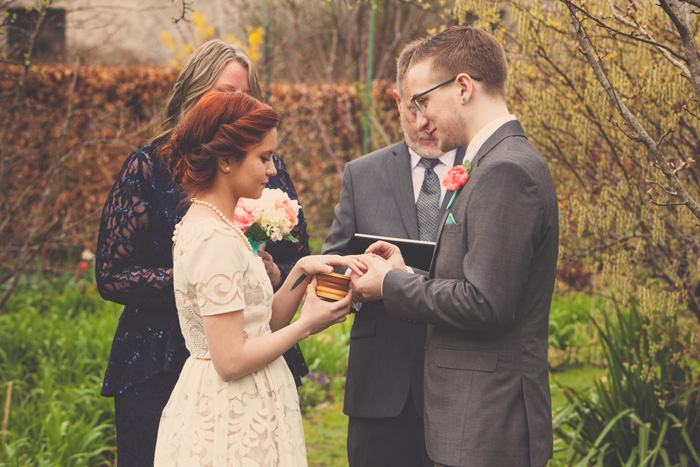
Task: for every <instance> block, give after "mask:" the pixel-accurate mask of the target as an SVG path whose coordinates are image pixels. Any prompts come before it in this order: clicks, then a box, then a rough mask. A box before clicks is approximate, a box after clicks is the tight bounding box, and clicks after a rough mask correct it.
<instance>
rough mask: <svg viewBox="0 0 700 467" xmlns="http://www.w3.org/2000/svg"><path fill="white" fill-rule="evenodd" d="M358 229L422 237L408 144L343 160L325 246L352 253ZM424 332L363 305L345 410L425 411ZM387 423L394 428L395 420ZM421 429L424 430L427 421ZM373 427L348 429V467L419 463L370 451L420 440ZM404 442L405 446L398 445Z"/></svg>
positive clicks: (363, 413)
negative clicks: (382, 458)
mask: <svg viewBox="0 0 700 467" xmlns="http://www.w3.org/2000/svg"><path fill="white" fill-rule="evenodd" d="M463 157H464V148H463V147H462V148H460V149H458V150H457V155H456V158H455V164H461V162H462V158H463ZM449 195H450V193H447V196H445V199H444V201H443V202H442V204H441V209H440V215H439V216H438V219H440V218H441V217H442V214H443V213H444V212H445V208H446V205H447V203H448V201H449ZM355 233H364V234H371V235H381V236H389V237H400V238H409V239H415V240H417V239H418V217H417V215H416V201H415V198H414V191H413V181H412V176H411V162H410V155H409V152H408V146H407V145H406V143H405V142H401V143H397V144H394V145H392V146H389V147H386V148H383V149H380V150H378V151H375V152H373V153H371V154H367V155H365V156H362V157H360V158H358V159H356V160H354V161H352V162H349V163H348V164H346V166H345V171H344V174H343V187H342V190H341V194H340V199H339V201H338V205H337V206H336V208H335V215H334V219H333V225H332V226H331V229H330V232H329V234H328V237H327V238H326V241H325V243H324V244H323V252H324V253H336V254H348V253H350V251H349V250H348V242H349V241H350V239H351V238H352V236H353V235H354V234H355ZM425 336H426V326H425V324H418V323H409V322H408V321H406V320H402V319H396V318H392V317H390V316H388V315H387V313H386V310H385V308H384V304H383V303H382V302H381V301H378V302H368V303H364V304H362V308H361V309H360V310H359V311H358V312H357V313H356V314H355V319H354V323H353V326H352V330H351V332H350V356H349V360H348V370H347V380H346V384H345V403H344V412H345V414H346V415H348V416H350V417H356V418H361V419H382V418H388V417H397V416H399V414H400V413H402V411H403V410H404V409H405V406H406V405H407V404H411V403H412V404H413V405H414V406H415V411H417V412H418V414H419V415H420V416H422V414H423V360H424V351H425ZM409 394H410V395H411V396H412V397H411V398H412V399H413V402H411V400H410V399H409ZM351 424H352V420H351ZM376 426H382V424H381V422H380V423H379V424H377V425H372V424H371V423H369V424H366V425H364V427H366V430H375V427H376ZM386 427H387V429H388V430H391V426H390V425H387V426H386ZM420 429H421V432H422V421H421V427H420ZM376 430H377V431H375V432H373V433H359V434H357V435H355V434H354V432H353V430H352V427H351V429H350V430H349V432H348V454H349V457H350V463H351V467H352V465H353V464H355V465H369V466H374V465H377V466H380V465H381V466H382V467H384V466H386V467H392V466H397V467H399V466H407V465H422V463H421V460H420V459H401V458H393V459H389V460H385V461H380V459H379V458H377V457H376V456H378V455H381V453H377V454H375V453H373V452H372V451H373V450H374V449H376V450H383V451H384V452H385V451H386V450H385V449H384V448H385V446H383V444H385V443H396V444H395V446H394V448H395V450H397V451H399V454H397V456H400V455H409V454H410V453H411V452H412V449H413V448H414V447H415V446H414V445H415V443H416V442H417V441H415V440H410V441H409V440H403V441H402V440H400V439H398V435H397V434H392V433H391V431H389V432H387V433H382V432H381V431H382V428H376ZM384 431H386V429H385V430H384ZM355 438H359V439H360V440H358V439H355ZM421 442H422V440H421ZM401 443H404V444H408V445H404V446H401ZM368 444H372V445H374V446H372V445H368ZM423 450H424V448H423ZM413 457H415V454H413ZM359 458H362V460H358V459H359ZM409 462H410V463H409Z"/></svg>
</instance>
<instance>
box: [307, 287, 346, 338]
mask: <svg viewBox="0 0 700 467" xmlns="http://www.w3.org/2000/svg"><path fill="white" fill-rule="evenodd" d="M316 285H317V282H316V278H315V277H314V278H313V279H312V280H311V282H310V283H309V286H308V287H307V288H306V299H305V300H304V306H302V308H301V314H300V316H299V321H302V322H303V323H304V326H305V327H306V329H308V330H309V332H310V333H311V334H316V333H318V332H321V331H323V330H324V329H326V328H327V327H328V326H331V325H332V324H336V323H342V322H343V321H345V319H346V315H347V314H348V313H349V312H350V297H351V294H347V295H346V296H345V298H343V299H341V300H338V301H337V302H326V301H323V300H321V299H320V298H318V296H317V295H316Z"/></svg>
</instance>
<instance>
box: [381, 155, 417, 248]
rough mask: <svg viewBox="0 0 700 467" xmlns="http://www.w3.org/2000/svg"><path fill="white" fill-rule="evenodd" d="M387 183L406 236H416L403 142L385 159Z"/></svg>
mask: <svg viewBox="0 0 700 467" xmlns="http://www.w3.org/2000/svg"><path fill="white" fill-rule="evenodd" d="M386 170H387V174H388V176H389V183H390V184H391V189H392V191H393V192H394V200H395V201H396V206H397V207H398V210H399V214H400V215H401V220H402V221H403V224H404V226H405V227H406V232H408V237H409V238H413V239H417V238H418V215H417V214H416V203H415V199H414V198H415V196H414V194H413V177H412V175H411V157H410V154H409V153H408V146H407V145H406V143H405V142H404V143H403V144H400V145H398V147H397V149H395V150H394V153H393V154H391V155H390V156H389V157H387V159H386Z"/></svg>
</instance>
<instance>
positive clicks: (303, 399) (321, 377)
mask: <svg viewBox="0 0 700 467" xmlns="http://www.w3.org/2000/svg"><path fill="white" fill-rule="evenodd" d="M332 381H333V378H332V377H329V376H328V375H326V374H325V373H324V372H323V371H320V370H319V371H315V372H314V371H310V372H309V374H307V375H306V378H304V384H303V385H302V386H301V387H300V388H299V405H300V406H301V413H302V414H304V413H307V412H308V411H309V410H310V409H313V408H314V407H316V406H317V405H319V404H321V403H322V402H325V401H327V400H329V398H330V397H331V395H330V393H329V390H330V383H331V382H332Z"/></svg>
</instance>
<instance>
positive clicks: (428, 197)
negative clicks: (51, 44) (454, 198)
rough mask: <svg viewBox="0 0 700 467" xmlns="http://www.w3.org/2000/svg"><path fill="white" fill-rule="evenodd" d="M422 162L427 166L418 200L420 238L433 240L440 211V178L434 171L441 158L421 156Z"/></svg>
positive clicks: (417, 211)
mask: <svg viewBox="0 0 700 467" xmlns="http://www.w3.org/2000/svg"><path fill="white" fill-rule="evenodd" d="M420 161H421V163H422V164H423V166H424V167H425V176H424V178H423V185H421V187H420V194H419V195H418V201H417V202H416V213H417V214H418V238H419V239H420V240H428V241H432V240H434V239H435V226H436V225H437V220H438V219H437V217H438V213H439V212H440V180H438V176H437V174H436V173H435V172H434V171H433V167H435V165H436V164H438V163H439V162H440V160H439V159H426V158H424V157H421V159H420Z"/></svg>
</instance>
